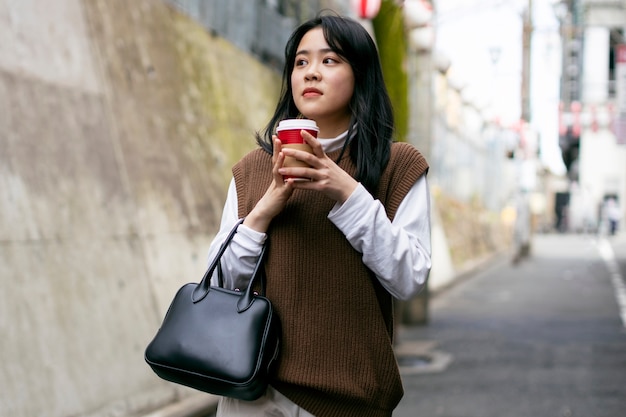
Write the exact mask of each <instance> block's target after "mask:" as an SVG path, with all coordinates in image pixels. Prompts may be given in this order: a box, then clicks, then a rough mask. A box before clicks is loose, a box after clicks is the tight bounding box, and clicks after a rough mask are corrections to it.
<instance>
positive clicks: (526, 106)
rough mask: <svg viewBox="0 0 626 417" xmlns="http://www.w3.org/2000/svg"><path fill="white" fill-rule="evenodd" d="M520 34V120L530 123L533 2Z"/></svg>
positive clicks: (526, 12) (524, 18)
mask: <svg viewBox="0 0 626 417" xmlns="http://www.w3.org/2000/svg"><path fill="white" fill-rule="evenodd" d="M522 30H523V32H522V117H521V118H522V120H524V121H526V122H529V121H530V43H531V38H532V34H533V0H528V5H527V7H526V9H525V10H524V12H523V29H522Z"/></svg>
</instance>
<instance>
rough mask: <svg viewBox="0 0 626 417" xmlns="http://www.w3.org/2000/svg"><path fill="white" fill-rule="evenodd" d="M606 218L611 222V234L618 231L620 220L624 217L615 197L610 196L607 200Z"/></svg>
mask: <svg viewBox="0 0 626 417" xmlns="http://www.w3.org/2000/svg"><path fill="white" fill-rule="evenodd" d="M605 209H606V219H607V221H608V222H609V234H610V235H611V236H613V235H615V233H617V228H618V226H619V221H620V219H621V218H622V213H621V211H620V208H619V204H618V203H617V200H616V199H615V198H609V199H608V200H607V202H606V208H605Z"/></svg>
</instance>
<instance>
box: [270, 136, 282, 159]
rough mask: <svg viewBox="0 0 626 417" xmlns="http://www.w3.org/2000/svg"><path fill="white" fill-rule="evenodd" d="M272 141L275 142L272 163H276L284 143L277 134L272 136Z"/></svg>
mask: <svg viewBox="0 0 626 417" xmlns="http://www.w3.org/2000/svg"><path fill="white" fill-rule="evenodd" d="M272 142H273V145H274V146H273V153H272V163H274V164H275V163H276V159H277V157H278V154H279V153H280V152H281V151H282V148H283V143H282V142H281V141H280V139H278V137H277V136H276V135H273V136H272Z"/></svg>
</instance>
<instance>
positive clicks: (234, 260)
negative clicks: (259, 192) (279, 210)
mask: <svg viewBox="0 0 626 417" xmlns="http://www.w3.org/2000/svg"><path fill="white" fill-rule="evenodd" d="M237 206H238V204H237V188H236V187H235V180H234V179H232V180H231V181H230V185H229V187H228V194H227V196H226V203H225V204H224V211H223V213H222V221H221V224H220V230H219V231H218V232H217V235H216V236H215V238H214V239H213V242H212V243H211V245H210V246H209V254H208V260H209V261H208V263H209V265H210V264H211V262H212V261H213V258H214V257H215V255H216V254H217V252H218V250H219V248H220V246H221V245H222V242H223V241H224V240H225V239H226V237H227V236H228V234H229V233H230V231H231V230H232V228H233V227H234V226H235V224H236V223H237V221H238V220H239V218H238V208H237ZM266 238H267V235H266V234H265V233H260V232H257V231H255V230H252V229H250V228H249V227H247V226H244V225H243V224H240V225H239V226H238V228H237V233H236V234H235V235H234V236H233V240H232V241H231V242H230V244H229V245H228V248H227V249H226V251H225V252H224V254H223V255H222V259H221V261H220V263H221V265H222V272H223V275H222V276H223V278H224V288H230V289H233V288H241V289H245V288H247V287H248V281H249V279H250V277H251V275H252V272H253V271H254V266H255V265H256V261H257V259H258V258H259V255H260V253H261V248H262V247H263V243H264V242H265V239H266ZM211 285H215V286H217V285H218V279H217V272H215V273H214V274H213V276H212V277H211Z"/></svg>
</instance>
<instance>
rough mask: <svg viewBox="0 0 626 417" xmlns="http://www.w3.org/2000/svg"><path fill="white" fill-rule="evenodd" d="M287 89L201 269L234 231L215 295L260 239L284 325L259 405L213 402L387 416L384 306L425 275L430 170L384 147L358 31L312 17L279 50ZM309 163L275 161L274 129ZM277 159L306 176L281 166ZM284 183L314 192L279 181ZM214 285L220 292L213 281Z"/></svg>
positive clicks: (372, 72) (397, 391)
mask: <svg viewBox="0 0 626 417" xmlns="http://www.w3.org/2000/svg"><path fill="white" fill-rule="evenodd" d="M285 57H286V65H285V70H284V74H283V89H282V92H281V97H280V100H279V102H278V105H277V108H276V112H275V114H274V116H273V117H272V119H271V120H270V121H269V123H268V125H267V127H266V129H265V131H264V132H263V134H262V135H261V134H260V135H258V137H257V141H258V143H259V145H260V147H259V148H258V149H256V150H254V151H252V152H251V153H249V154H248V155H246V156H245V157H244V158H243V159H242V160H241V161H240V162H238V163H237V164H236V165H235V166H234V167H233V181H232V182H231V186H230V189H229V192H228V196H227V201H226V205H225V207H224V213H223V217H222V221H221V227H220V231H219V232H218V234H217V236H216V238H215V241H214V242H213V244H212V245H211V248H210V249H209V259H212V257H213V254H214V253H215V251H216V250H217V249H218V247H219V245H220V244H221V242H222V241H223V240H224V237H225V235H226V234H227V233H228V232H229V231H230V230H231V228H232V227H233V226H234V224H235V223H236V222H237V220H238V219H241V218H245V220H244V222H243V224H241V225H240V226H239V227H238V231H237V234H236V235H235V236H234V238H233V240H232V242H231V244H230V246H229V249H228V250H227V251H226V253H225V254H224V256H223V258H222V267H223V270H224V280H225V284H224V285H225V286H226V287H229V288H246V287H247V282H246V278H245V277H248V276H249V275H250V273H251V271H252V268H253V266H254V264H255V262H256V260H257V259H258V256H259V253H260V250H261V247H262V245H263V244H264V242H265V240H266V239H268V249H267V255H266V256H267V258H266V261H265V270H266V275H267V284H266V295H267V297H268V298H269V299H270V300H271V301H272V304H273V305H274V307H275V309H276V311H277V313H278V315H279V316H280V319H281V322H282V328H283V333H282V340H281V343H282V345H281V355H280V359H279V361H278V365H277V366H276V368H275V370H274V371H273V373H272V375H271V378H270V388H269V389H268V391H267V393H266V394H265V395H264V396H263V397H261V398H260V399H258V400H255V401H250V402H246V401H239V400H235V399H232V398H222V399H221V400H220V404H219V406H218V412H217V416H218V417H231V416H285V417H287V416H300V417H303V416H304V417H307V416H317V417H332V416H341V417H351V416H354V417H357V416H358V417H368V416H371V417H378V416H381V417H382V416H391V413H392V411H393V409H394V408H395V407H396V406H397V404H398V402H399V401H400V399H401V397H402V395H403V389H402V382H401V379H400V375H399V372H398V366H397V363H396V360H395V356H394V352H393V349H392V339H393V310H392V299H393V297H397V298H400V299H408V298H410V297H412V296H414V295H415V294H417V293H418V292H419V291H420V289H421V288H423V286H424V284H425V282H426V279H427V277H428V273H429V271H430V266H431V260H430V217H429V209H430V202H429V190H428V185H427V182H426V173H427V170H428V165H427V163H426V161H425V160H424V158H423V157H422V155H421V154H420V153H419V152H418V151H417V150H416V149H415V148H414V147H412V146H411V145H408V144H402V143H394V144H392V135H393V128H394V125H393V114H392V109H391V103H390V100H389V97H388V95H387V91H386V88H385V85H384V82H383V77H382V71H381V67H380V62H379V58H378V54H377V50H376V46H375V44H374V42H373V41H372V39H371V37H370V36H369V34H368V33H367V31H366V30H365V29H364V28H363V27H362V26H361V25H360V24H359V23H358V22H356V21H353V20H350V19H347V18H342V17H339V16H320V17H318V18H316V19H313V20H311V21H308V22H306V23H304V24H302V25H301V26H300V27H298V28H297V29H296V30H295V32H294V33H293V34H292V36H291V38H290V39H289V41H288V43H287V46H286V49H285ZM297 117H304V118H307V119H312V120H315V121H316V122H317V125H318V127H319V129H320V130H319V135H318V137H319V139H316V138H314V137H313V136H311V135H309V134H308V133H307V132H305V131H302V132H301V134H302V137H303V138H304V140H305V141H306V142H307V143H308V144H309V145H310V146H311V147H312V149H313V154H309V153H306V152H303V151H298V150H293V149H286V148H285V149H283V148H282V147H281V143H280V141H279V140H278V139H277V138H276V136H275V135H274V133H275V129H276V127H277V125H278V122H279V121H280V120H283V119H288V118H297ZM286 156H291V157H295V158H296V159H299V160H301V161H304V162H306V163H307V164H308V165H310V168H301V167H296V168H285V167H283V161H284V159H285V157H286ZM283 175H292V176H300V177H306V178H310V179H311V181H304V182H296V181H293V179H288V180H283ZM214 284H216V282H214Z"/></svg>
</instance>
